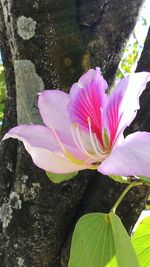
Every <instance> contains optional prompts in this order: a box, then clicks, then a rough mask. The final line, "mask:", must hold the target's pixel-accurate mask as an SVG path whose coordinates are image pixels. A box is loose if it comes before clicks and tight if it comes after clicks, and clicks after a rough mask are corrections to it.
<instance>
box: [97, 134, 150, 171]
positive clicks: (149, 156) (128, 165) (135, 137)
mask: <svg viewBox="0 0 150 267" xmlns="http://www.w3.org/2000/svg"><path fill="white" fill-rule="evenodd" d="M98 171H99V172H101V173H103V174H106V175H122V176H131V175H133V176H134V175H136V176H140V175H141V176H150V133H148V132H136V133H133V134H130V135H128V136H127V137H126V138H125V139H124V142H123V143H122V144H121V145H119V146H118V147H116V149H114V151H113V152H112V153H111V154H110V156H109V157H108V158H107V159H106V160H105V161H103V162H102V163H101V165H100V166H99V168H98Z"/></svg>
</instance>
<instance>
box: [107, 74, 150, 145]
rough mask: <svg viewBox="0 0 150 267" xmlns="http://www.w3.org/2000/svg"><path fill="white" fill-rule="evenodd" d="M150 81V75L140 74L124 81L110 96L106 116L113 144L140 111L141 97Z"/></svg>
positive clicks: (132, 75)
mask: <svg viewBox="0 0 150 267" xmlns="http://www.w3.org/2000/svg"><path fill="white" fill-rule="evenodd" d="M148 81H150V73H148V72H139V73H134V74H131V75H130V76H128V77H126V78H124V79H122V80H121V81H120V82H119V83H118V85H117V87H116V89H115V90H114V91H113V92H112V93H111V94H110V96H109V99H108V102H107V105H106V108H105V112H104V116H105V119H106V125H107V129H108V130H109V134H110V140H111V144H112V143H113V141H114V139H115V138H116V136H117V134H118V133H120V132H121V133H122V132H123V130H124V129H125V128H126V127H127V126H129V125H130V123H131V122H132V121H133V119H134V118H135V116H136V113H137V110H138V109H139V97H140V95H141V94H142V92H143V90H144V89H145V87H146V84H147V82H148Z"/></svg>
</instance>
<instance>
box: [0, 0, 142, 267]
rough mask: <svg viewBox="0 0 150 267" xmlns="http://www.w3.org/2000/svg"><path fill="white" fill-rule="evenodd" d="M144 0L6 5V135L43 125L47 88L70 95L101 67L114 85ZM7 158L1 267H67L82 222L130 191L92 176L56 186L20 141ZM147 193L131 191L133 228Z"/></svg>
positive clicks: (11, 1)
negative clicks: (40, 106)
mask: <svg viewBox="0 0 150 267" xmlns="http://www.w3.org/2000/svg"><path fill="white" fill-rule="evenodd" d="M142 2H143V1H142V0H136V1H135V0H130V1H129V0H122V1H119V0H113V1H109V0H105V1H104V0H101V1H98V0H93V1H92V4H91V1H90V0H88V1H83V0H76V1H75V0H66V1H63V0H57V1H54V0H46V1H39V0H37V1H34V0H32V1H31V0H30V1H28V0H26V1H19V0H5V1H4V0H1V2H0V3H1V9H0V15H1V23H0V35H1V48H2V56H3V60H4V65H5V73H6V82H7V94H8V97H7V102H6V108H5V118H4V123H3V128H2V135H3V134H4V133H5V132H6V131H7V130H8V129H9V128H11V127H12V126H14V125H16V124H17V122H18V124H23V123H41V119H40V117H39V115H38V110H37V93H38V92H40V91H41V90H43V89H44V88H62V89H63V90H65V91H66V92H68V91H69V87H70V86H71V84H72V83H73V82H74V81H76V80H77V79H78V78H79V77H80V75H81V74H82V72H83V71H85V70H87V69H89V68H91V67H94V66H100V67H101V68H102V71H103V74H104V76H105V77H106V78H107V79H108V80H109V82H110V83H111V81H112V80H113V78H114V75H115V71H116V69H117V66H118V63H119V60H120V56H121V54H122V49H123V47H124V45H125V42H126V40H127V38H128V37H129V35H130V33H131V31H132V29H133V27H134V25H135V22H136V18H137V15H138V11H139V8H140V6H141V4H142ZM15 103H16V104H15ZM16 112H17V117H16ZM16 118H17V120H16ZM0 157H1V159H3V160H1V162H0V179H1V187H0V206H1V207H0V218H1V236H0V238H1V244H2V247H1V252H0V255H1V266H2V267H13V266H24V267H31V266H32V267H48V266H49V267H61V266H64V267H66V266H67V263H66V262H67V260H66V255H67V253H66V249H65V246H67V247H68V245H67V243H66V242H65V241H66V240H68V236H70V233H71V232H72V229H73V227H74V225H75V222H76V220H77V218H78V217H79V216H80V215H82V214H83V213H85V212H91V211H92V212H94V211H102V212H108V211H109V209H110V207H111V206H112V205H113V203H114V201H115V199H116V198H117V196H118V195H119V193H120V191H121V190H122V189H123V186H121V185H118V184H116V183H115V182H113V181H111V180H110V179H108V178H107V177H104V176H102V175H100V174H98V173H96V172H91V171H83V172H80V173H79V175H78V176H77V177H76V178H74V179H72V180H71V181H67V182H63V183H61V184H59V185H55V184H53V183H52V182H50V181H49V180H48V178H47V177H46V175H45V174H44V172H43V171H41V170H40V169H38V168H37V167H36V166H34V165H33V163H32V162H31V159H30V157H29V155H27V153H26V152H25V150H24V148H23V146H22V145H21V144H17V143H16V142H15V141H14V140H11V141H9V140H8V141H6V142H4V143H1V145H0ZM145 192H147V191H146V189H145V188H143V190H141V191H140V190H139V189H136V190H133V191H131V193H130V201H129V197H128V198H127V199H126V202H123V204H122V206H121V207H120V214H121V216H122V218H123V220H124V222H125V225H126V227H127V229H128V230H129V229H130V228H131V227H132V226H133V224H134V223H135V220H136V219H137V216H138V214H139V213H140V211H141V209H142V208H143V205H144V201H143V199H144V195H145ZM131 203H132V206H131ZM134 207H136V211H135V212H134V213H133V212H131V210H132V211H133V208H134ZM127 215H128V216H127Z"/></svg>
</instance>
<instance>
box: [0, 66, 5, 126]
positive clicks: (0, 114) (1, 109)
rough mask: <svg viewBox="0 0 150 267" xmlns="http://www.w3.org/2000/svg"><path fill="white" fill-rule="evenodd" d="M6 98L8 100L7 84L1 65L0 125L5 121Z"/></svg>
mask: <svg viewBox="0 0 150 267" xmlns="http://www.w3.org/2000/svg"><path fill="white" fill-rule="evenodd" d="M5 98H6V84H5V77H4V68H3V66H2V65H0V125H1V123H2V119H3V113H4V100H5Z"/></svg>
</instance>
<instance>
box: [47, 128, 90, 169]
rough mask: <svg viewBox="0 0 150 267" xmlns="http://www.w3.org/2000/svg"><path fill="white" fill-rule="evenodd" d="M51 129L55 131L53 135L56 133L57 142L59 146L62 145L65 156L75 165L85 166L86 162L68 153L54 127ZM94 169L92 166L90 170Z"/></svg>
mask: <svg viewBox="0 0 150 267" xmlns="http://www.w3.org/2000/svg"><path fill="white" fill-rule="evenodd" d="M51 129H52V131H53V133H54V135H55V137H56V140H57V142H58V144H59V145H60V148H61V149H62V151H63V153H64V155H65V156H66V157H67V158H68V159H69V160H71V161H72V162H73V163H75V164H85V161H84V160H79V159H76V158H75V157H74V156H73V155H72V154H71V153H70V152H68V151H67V150H66V149H65V147H64V145H63V143H62V142H61V140H60V138H59V136H58V134H57V132H56V131H55V129H54V128H52V127H51ZM92 167H93V166H91V167H90V166H89V168H92Z"/></svg>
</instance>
